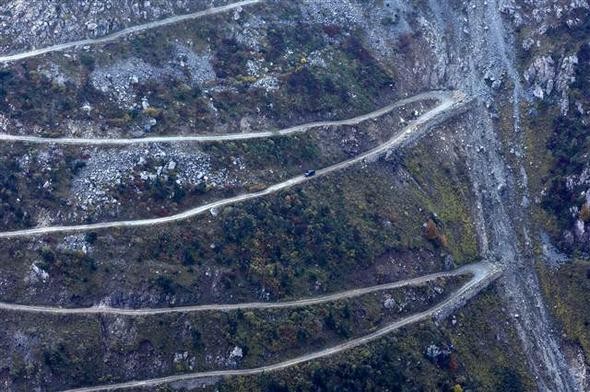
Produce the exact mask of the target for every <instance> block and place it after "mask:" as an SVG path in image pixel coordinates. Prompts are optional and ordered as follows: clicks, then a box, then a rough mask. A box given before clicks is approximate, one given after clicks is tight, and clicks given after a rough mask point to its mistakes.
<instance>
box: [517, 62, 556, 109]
mask: <svg viewBox="0 0 590 392" xmlns="http://www.w3.org/2000/svg"><path fill="white" fill-rule="evenodd" d="M524 79H525V80H526V81H527V82H528V83H530V84H531V89H532V92H533V95H534V96H535V97H536V98H539V99H541V100H542V99H543V98H545V97H546V96H549V95H551V92H552V91H553V88H554V86H555V62H554V61H553V59H552V58H551V57H550V56H542V57H537V58H536V59H535V60H534V61H533V63H532V64H531V65H530V66H529V68H528V69H527V70H526V72H525V73H524Z"/></svg>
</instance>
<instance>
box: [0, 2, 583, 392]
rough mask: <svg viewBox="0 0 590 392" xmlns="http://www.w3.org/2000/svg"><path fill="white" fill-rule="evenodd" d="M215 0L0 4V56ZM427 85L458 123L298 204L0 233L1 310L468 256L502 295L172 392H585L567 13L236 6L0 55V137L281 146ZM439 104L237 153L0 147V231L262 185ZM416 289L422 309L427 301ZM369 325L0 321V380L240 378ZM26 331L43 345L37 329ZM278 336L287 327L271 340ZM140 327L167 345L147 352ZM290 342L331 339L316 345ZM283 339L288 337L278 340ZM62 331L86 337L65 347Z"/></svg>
mask: <svg viewBox="0 0 590 392" xmlns="http://www.w3.org/2000/svg"><path fill="white" fill-rule="evenodd" d="M229 3H230V2H228V1H182V0H181V1H164V0H160V1H156V0H152V1H115V0H112V1H107V2H96V1H95V2H92V1H66V2H52V1H41V0H34V1H33V0H31V1H27V2H23V1H18V0H0V5H1V7H0V8H1V11H0V58H1V57H2V56H5V57H6V56H11V55H15V54H19V53H28V52H29V51H31V50H32V49H33V48H43V47H50V46H52V45H57V44H62V43H67V42H69V41H77V40H81V39H90V40H92V39H95V38H100V37H105V36H108V35H109V34H112V33H116V32H117V31H121V30H122V29H125V28H128V27H132V26H140V25H142V24H144V23H149V22H151V21H155V20H165V19H166V18H170V17H173V16H174V15H182V14H189V13H193V12H198V11H201V10H205V9H208V8H210V7H216V6H223V5H226V4H229ZM90 42H92V41H90ZM433 90H456V91H460V92H462V94H464V95H465V96H466V97H468V100H469V104H468V105H466V107H465V108H464V109H463V110H462V111H461V112H460V113H453V114H452V115H451V114H449V115H448V116H445V117H444V118H443V119H441V120H439V121H437V122H436V124H434V125H433V126H432V130H431V131H430V132H427V133H424V134H423V136H422V137H421V138H419V139H416V140H412V142H411V143H407V145H404V146H403V148H399V149H392V150H391V151H389V152H388V153H387V154H385V155H384V156H382V157H380V158H375V159H371V160H366V161H363V162H361V163H359V164H357V165H355V166H351V167H348V168H346V169H343V170H342V171H337V172H334V173H330V174H329V175H326V176H322V177H318V178H316V179H314V180H311V181H307V182H306V183H304V184H303V183H302V184H299V185H297V186H296V187H293V188H290V189H287V190H281V191H279V192H277V193H273V194H269V195H265V196H264V197H261V198H257V199H255V200H249V201H246V202H243V203H239V204H235V205H232V206H225V207H222V208H219V209H211V211H210V212H208V213H206V214H204V215H201V216H199V217H192V218H190V219H188V220H185V221H182V222H174V223H170V224H167V225H162V226H153V227H137V228H126V227H125V228H116V229H112V230H100V231H86V232H80V233H73V234H72V233H66V234H61V233H57V234H47V235H41V236H31V237H23V238H16V239H0V249H2V252H0V260H1V262H0V302H6V303H20V304H30V305H35V304H39V305H40V304H42V305H56V306H66V307H76V306H98V305H101V304H102V305H110V306H118V307H133V308H141V307H146V306H152V307H157V306H176V305H187V304H206V303H237V302H246V301H281V300H285V299H293V298H301V297H313V296H316V295H319V294H322V293H330V292H335V291H338V290H343V289H353V288H355V287H359V286H370V285H373V284H379V283H384V282H390V281H395V280H399V279H404V278H407V277H410V276H420V275H422V274H426V273H430V272H434V271H440V270H449V269H452V268H455V267H457V266H459V265H463V264H468V263H472V262H475V261H478V260H481V259H485V260H488V261H491V262H493V263H494V265H496V266H497V267H498V268H499V269H501V270H503V276H502V277H501V278H500V279H499V280H498V282H497V283H494V284H493V285H492V287H491V288H489V289H487V290H486V291H484V292H483V293H481V294H480V295H479V296H477V297H475V298H474V299H473V300H472V301H471V302H470V303H469V304H468V305H467V306H466V307H465V308H463V309H461V310H457V313H456V314H454V315H448V316H447V317H446V318H444V319H437V320H433V321H427V322H422V323H420V324H416V325H413V326H408V327H406V328H405V329H404V330H403V331H400V332H399V334H398V333H397V332H396V333H394V334H392V335H391V336H388V337H387V338H382V339H379V340H377V341H375V342H373V343H371V344H369V345H367V346H366V347H362V348H355V349H352V350H350V351H348V352H343V353H339V354H338V355H337V356H335V357H333V358H332V359H321V360H318V361H312V362H309V363H308V364H303V365H297V366H294V367H290V368H288V369H284V370H281V371H278V372H275V373H273V374H272V375H264V376H239V377H234V378H226V379H218V378H213V379H206V380H200V381H199V380H197V381H187V382H181V383H171V384H170V385H169V387H170V388H172V390H176V389H179V390H182V389H187V390H196V389H200V388H205V389H207V388H210V389H211V390H232V391H233V390H244V391H246V390H266V391H276V390H351V391H352V390H386V389H389V390H391V389H395V390H398V389H399V390H415V389H416V388H417V389H421V390H443V391H453V392H457V391H462V390H466V391H467V390H474V391H478V390H516V391H529V390H539V391H555V392H561V391H566V392H569V391H585V390H589V389H590V376H588V372H589V371H590V333H589V332H588V331H589V330H588V325H589V324H588V323H590V319H589V318H588V316H587V313H588V312H584V309H588V307H589V306H590V298H589V297H588V289H589V284H590V283H589V282H590V263H589V262H588V258H589V257H590V255H589V254H590V245H589V244H590V164H589V160H588V154H589V153H590V144H589V140H590V139H589V138H588V135H587V130H588V124H589V122H590V118H589V116H590V114H589V113H590V98H589V97H590V4H589V3H588V2H587V1H586V0H567V1H566V0H487V1H483V0H481V1H471V2H466V1H458V0H447V1H443V2H441V1H437V0H413V1H401V0H400V1H397V0H326V1H320V0H298V1H290V2H284V1H278V0H267V1H260V2H252V4H244V5H240V6H236V7H234V8H231V9H228V10H227V12H220V13H217V14H214V15H208V16H203V17H199V18H197V19H188V20H185V21H181V22H178V23H170V24H167V25H165V26H160V27H157V28H149V29H145V30H142V31H140V32H136V33H133V34H128V35H124V36H122V37H120V38H117V39H116V40H112V41H109V42H106V43H97V44H96V45H94V44H86V45H83V46H78V47H77V46H73V47H67V48H65V49H64V50H55V51H50V52H47V53H44V54H41V55H31V56H30V57H27V58H23V59H20V60H17V61H3V62H1V63H0V133H2V134H3V135H8V136H12V137H17V138H18V137H28V136H35V137H39V138H71V139H74V140H75V139H76V138H87V139H109V138H110V139H120V138H128V139H136V138H145V137H159V136H162V137H170V136H172V137H174V136H194V135H212V136H216V135H220V136H222V135H231V134H248V133H250V132H260V131H273V132H276V131H278V130H280V129H285V128H289V127H292V126H296V125H299V124H304V123H308V122H313V121H330V120H332V121H333V120H342V119H347V118H352V117H354V116H359V115H363V114H366V113H369V112H372V111H375V110H378V109H379V108H383V107H385V106H386V105H388V104H391V103H393V102H396V101H399V100H400V99H403V98H407V97H411V96H414V95H416V94H418V93H421V92H427V91H433ZM435 105H436V102H435V100H433V99H430V100H428V99H426V100H423V101H419V102H415V103H411V104H406V105H403V106H400V107H399V108H396V109H395V110H392V111H391V112H389V113H387V114H386V115H382V116H376V117H375V118H371V119H370V120H368V121H365V122H361V123H359V124H356V125H345V126H330V127H318V128H317V129H313V130H310V131H308V132H305V133H303V134H295V135H289V136H278V135H277V136H273V137H270V138H261V139H255V140H254V139H253V140H242V141H223V140H219V141H213V142H206V143H201V142H187V143H172V144H169V143H144V144H137V145H136V144H130V145H92V144H90V145H89V144H84V143H80V144H76V143H75V142H74V143H70V144H61V143H58V142H56V143H51V142H50V141H42V142H39V143H29V142H26V141H22V140H21V141H19V140H18V139H9V138H8V136H7V137H6V138H4V139H3V138H2V137H0V160H1V162H2V163H1V164H0V167H1V169H0V222H2V224H1V226H2V230H1V231H2V232H8V231H11V230H17V229H28V228H34V227H46V226H55V225H73V224H86V223H96V222H104V221H111V220H123V219H131V220H133V219H147V218H155V217H165V216H170V215H173V214H177V213H181V212H182V211H186V210H188V209H190V208H193V207H196V206H199V205H202V204H205V203H208V202H212V201H215V200H220V199H224V198H229V197H233V196H235V195H239V194H243V193H246V192H257V191H261V190H262V189H266V188H267V187H269V186H270V187H272V185H273V184H276V183H279V182H281V181H285V180H287V179H290V178H294V177H296V176H298V175H301V174H302V173H304V172H306V171H307V170H310V169H315V170H320V169H321V168H325V167H328V166H330V165H334V164H337V163H338V162H342V161H345V160H347V159H352V158H353V157H355V156H358V155H359V154H362V153H363V152H365V151H369V150H370V149H371V148H374V147H376V146H378V145H381V144H382V143H385V141H386V140H388V139H389V138H391V137H393V135H396V134H397V133H399V132H402V131H403V130H404V129H406V127H408V126H409V125H408V124H412V121H415V120H416V119H419V118H420V116H423V115H424V114H425V113H428V111H429V110H432V108H433V107H435ZM15 140H16V141H15ZM23 140H24V139H23ZM410 294H411V295H413V296H414V297H415V298H414V300H413V301H412V305H411V306H412V307H415V308H412V309H414V310H413V311H418V309H422V308H420V306H419V305H420V303H421V302H420V301H426V302H428V303H431V302H433V301H434V300H433V298H434V297H436V295H441V294H443V293H442V292H441V293H438V292H437V291H436V290H435V291H434V292H432V291H429V293H428V294H424V293H419V294H416V293H410ZM410 294H407V293H406V294H405V295H410ZM396 295H401V294H396ZM388 298H393V296H390V297H388ZM396 298H397V297H396ZM384 301H385V302H383V306H384V307H385V308H387V309H389V307H388V306H386V304H387V303H389V304H390V305H391V306H393V305H392V302H391V301H389V302H388V300H384ZM404 301H405V300H404ZM394 302H395V304H396V306H397V304H398V303H399V298H398V299H396V300H395V301H394ZM408 303H410V302H408ZM334 306H336V305H334ZM363 306H364V307H363ZM367 307H368V305H366V304H364V305H363V304H359V303H356V304H349V305H346V306H345V307H344V308H342V307H340V308H339V309H340V310H339V312H340V313H339V317H344V319H346V320H348V321H347V322H346V323H344V322H343V323H342V325H344V324H346V325H345V326H342V325H340V324H339V323H338V322H336V321H335V319H334V317H332V319H331V320H328V319H327V316H326V314H327V313H325V312H327V310H325V309H324V310H322V311H321V312H323V313H321V312H320V313H321V317H320V316H317V317H316V316H314V315H313V312H312V310H309V311H308V312H307V313H306V312H304V311H302V312H301V313H306V314H303V315H301V314H299V315H269V314H264V313H261V314H260V315H258V314H256V315H248V314H238V315H236V316H235V317H234V316H233V315H232V316H229V315H225V316H227V317H225V316H224V317H222V318H219V319H216V318H215V317H213V318H212V320H214V321H210V322H208V321H203V320H202V319H198V320H196V321H195V320H188V318H190V316H189V315H183V316H182V317H183V318H175V317H171V316H170V317H169V318H168V319H166V318H162V319H160V320H158V321H156V319H155V318H154V319H152V318H150V319H141V320H133V321H130V323H131V324H133V326H132V327H131V326H129V325H127V321H125V322H122V321H120V320H118V319H116V320H112V319H109V318H108V317H105V318H101V317H98V318H97V319H85V318H76V316H71V318H70V316H68V317H67V318H65V317H64V318H59V317H56V318H52V317H51V316H47V315H36V316H35V317H29V316H22V315H20V314H18V313H16V312H11V311H7V314H6V315H5V317H4V319H5V320H6V321H7V324H8V327H6V332H5V333H4V334H3V335H2V337H1V338H0V351H2V352H4V353H5V354H4V355H3V356H2V359H0V385H3V388H4V389H6V390H15V391H16V390H30V389H39V390H58V389H64V388H74V387H84V386H92V385H99V384H106V383H111V382H121V381H130V380H137V379H149V378H155V377H161V376H165V375H171V374H183V373H186V372H190V371H195V369H218V368H225V367H234V368H247V367H253V366H260V365H262V364H265V363H268V361H269V360H271V359H273V358H277V359H278V358H291V357H295V356H296V355H302V354H303V353H305V352H310V351H312V349H314V348H319V347H325V346H326V345H328V344H336V343H338V342H341V341H342V340H343V339H347V338H351V337H352V336H360V335H363V333H365V334H366V333H367V331H368V330H370V329H371V328H373V327H374V326H375V325H376V324H378V323H377V321H376V320H382V319H381V318H379V317H377V316H376V314H377V313H378V312H377V311H376V310H375V309H376V308H378V306H376V305H374V304H372V305H371V309H368V308H367ZM314 311H315V312H319V310H314ZM328 313H330V314H333V313H332V310H330V311H329V312H328ZM167 317H168V316H167ZM45 318H47V321H46V323H47V324H45V325H43V328H44V329H43V330H41V329H39V328H38V327H35V325H36V324H44V323H45V321H39V320H45ZM320 318H322V319H323V318H326V320H327V321H325V320H324V321H325V322H324V324H322V325H323V327H322V325H320V324H321V323H318V319H320ZM286 319H288V320H289V323H291V324H292V323H296V322H298V321H300V322H301V323H302V324H303V325H306V327H305V328H303V329H299V330H295V329H293V328H291V327H289V328H288V327H286V326H285V325H284V324H285V323H286V322H285V320H286ZM314 320H315V321H314ZM263 322H264V323H270V324H269V325H271V324H272V323H273V322H275V323H276V325H278V326H276V327H273V326H268V325H267V326H264V328H262V327H261V325H262V324H261V323H263ZM379 322H381V321H379ZM76 323H78V324H79V325H80V327H76V328H74V329H64V330H61V329H62V325H67V324H71V325H78V324H76ZM215 323H217V324H215ZM281 323H283V324H281ZM197 324H198V328H196V327H195V328H196V330H198V333H197V334H195V333H194V329H193V326H194V325H197ZM158 325H159V326H162V325H173V326H174V328H171V329H170V330H169V331H168V334H167V335H166V336H161V335H160V333H161V331H159V329H161V328H157V327H155V326H158ZM338 325H340V326H338ZM324 327H326V328H327V329H322V328H324ZM126 328H129V330H130V331H132V333H131V332H130V333H129V336H123V332H122V331H123V330H125V329H126ZM217 330H219V331H223V335H222V336H223V339H222V338H221V336H220V337H219V341H218V340H217V339H215V337H214V334H212V331H217ZM80 331H83V333H82V334H81V333H80ZM255 331H257V332H255ZM277 331H282V332H280V333H279V332H277ZM312 331H317V333H320V332H319V331H323V332H322V333H325V335H321V337H322V338H321V339H319V340H314V341H312V340H310V339H309V336H312V335H313V333H312ZM326 331H327V332H326ZM363 331H364V332H363ZM250 333H252V334H254V333H256V335H250ZM273 334H277V335H276V336H275V335H273ZM281 335H285V336H288V337H289V339H287V340H288V342H290V343H289V344H290V345H289V344H287V345H285V346H284V347H279V346H277V344H278V343H276V341H275V340H273V339H276V340H280V339H279V336H281ZM48 336H50V337H51V339H48ZM81 336H83V339H89V340H88V341H89V342H92V343H89V344H88V345H87V346H84V347H82V348H80V347H74V346H72V344H71V343H72V341H76V340H77V339H81ZM171 339H178V340H179V341H182V342H183V343H182V346H183V347H182V349H181V348H174V347H172V346H171V343H170V341H171ZM238 341H239V342H240V343H234V342H238ZM246 342H247V343H246ZM295 342H297V344H295ZM93 345H95V346H96V347H99V346H100V347H101V348H102V349H101V350H102V351H100V352H102V353H103V354H102V355H103V356H104V357H105V362H104V363H102V364H101V365H100V366H96V365H95V364H93V363H92V361H95V360H96V361H98V362H100V358H99V357H95V356H92V358H91V359H88V360H86V361H83V360H81V358H83V357H84V356H85V355H86V354H83V353H84V352H90V351H92V350H93ZM299 345H302V346H301V347H299ZM84 350H86V351H84ZM89 350H90V351H89ZM32 353H33V354H32ZM81 353H82V354H81ZM275 354H276V355H275ZM273 355H274V356H273ZM107 360H108V361H107ZM271 362H272V361H271ZM483 362H485V363H483ZM122 364H127V366H121V365H122ZM213 365H215V366H213ZM110 368H112V369H116V371H114V370H109V369H110ZM72 369H75V371H72ZM379 372H381V373H379ZM326 380H330V381H326Z"/></svg>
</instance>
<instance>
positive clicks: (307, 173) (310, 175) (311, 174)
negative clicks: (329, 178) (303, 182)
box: [303, 170, 315, 177]
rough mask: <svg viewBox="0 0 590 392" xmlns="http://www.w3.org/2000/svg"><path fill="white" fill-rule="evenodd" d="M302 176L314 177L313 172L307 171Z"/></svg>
mask: <svg viewBox="0 0 590 392" xmlns="http://www.w3.org/2000/svg"><path fill="white" fill-rule="evenodd" d="M303 175H304V176H305V177H313V176H315V170H307V171H306V172H305V173H304V174H303Z"/></svg>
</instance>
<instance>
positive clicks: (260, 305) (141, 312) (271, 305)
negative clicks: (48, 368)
mask: <svg viewBox="0 0 590 392" xmlns="http://www.w3.org/2000/svg"><path fill="white" fill-rule="evenodd" d="M491 269H492V267H491V266H490V264H488V263H485V262H482V263H477V264H469V265H466V266H464V267H461V268H458V269H456V270H453V271H445V272H438V273H434V274H430V275H424V276H420V277H417V278H412V279H406V280H402V281H398V282H393V283H385V284H381V285H377V286H371V287H363V288H360V289H353V290H347V291H343V292H340V293H334V294H329V295H324V296H320V297H314V298H305V299H300V300H296V301H286V302H246V303H239V304H210V305H194V306H179V307H171V308H142V309H122V308H112V307H106V306H95V307H90V308H62V307H57V306H35V305H19V304H10V303H5V302H0V310H9V311H15V312H24V313H46V314H54V315H73V314H78V315H80V314H82V315H84V314H109V315H119V316H154V315H158V314H170V313H194V312H205V311H229V310H247V309H283V308H295V307H302V306H310V305H319V304H323V303H327V302H333V301H338V300H341V299H347V298H353V297H359V296H361V295H365V294H370V293H374V292H377V291H383V290H390V289H397V288H402V287H409V286H419V285H421V284H424V283H427V282H431V281H433V280H436V279H438V278H445V277H452V276H461V275H467V274H471V275H473V276H475V277H477V276H484V275H486V274H487V273H488V272H489V271H490V270H491Z"/></svg>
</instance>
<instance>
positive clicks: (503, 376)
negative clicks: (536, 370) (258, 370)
mask: <svg viewBox="0 0 590 392" xmlns="http://www.w3.org/2000/svg"><path fill="white" fill-rule="evenodd" d="M497 296H498V293H497V292H496V290H495V289H490V290H487V291H485V292H484V293H482V294H480V296H478V297H477V299H475V300H473V302H472V303H470V304H468V305H467V307H465V308H464V309H462V310H461V311H459V314H458V315H457V317H456V319H455V321H451V320H449V321H445V322H443V325H442V326H439V327H437V326H435V325H434V324H432V323H422V324H417V325H413V326H412V327H411V328H407V329H403V330H400V331H398V332H395V333H392V334H391V335H389V336H386V337H384V338H382V339H379V340H378V341H376V342H374V343H371V344H368V345H366V346H363V347H360V348H356V349H353V350H350V351H347V352H345V353H342V354H338V355H336V356H334V357H329V358H326V359H322V360H318V361H313V362H310V363H306V364H303V365H299V366H296V367H292V368H289V369H286V370H284V371H281V372H276V373H269V374H267V375H263V376H259V377H255V378H254V377H233V378H228V379H225V380H223V381H221V384H220V385H219V384H218V385H215V386H214V387H212V389H211V390H220V391H224V392H225V391H240V392H241V391H251V390H260V391H265V392H266V391H268V392H270V391H273V392H275V391H285V392H286V391H309V390H323V391H359V390H362V391H381V390H391V391H444V392H447V391H448V392H451V391H453V392H455V391H460V390H466V391H467V390H475V391H484V392H495V391H515V392H516V391H529V390H533V389H534V388H535V387H534V385H535V384H534V381H533V380H532V379H531V378H530V376H529V375H528V369H527V367H526V359H525V357H524V354H523V353H522V352H521V351H519V350H518V347H520V345H519V341H518V337H517V336H516V332H515V331H514V330H513V329H512V328H511V327H510V325H511V324H510V323H509V322H508V319H507V316H506V315H505V314H504V312H503V311H502V306H501V304H500V303H499V302H498V299H497ZM484 342H485V343H484ZM429 346H436V347H437V348H439V349H440V351H441V353H440V354H439V355H437V356H436V357H434V358H433V357H429V356H428V355H427V352H428V347H429Z"/></svg>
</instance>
